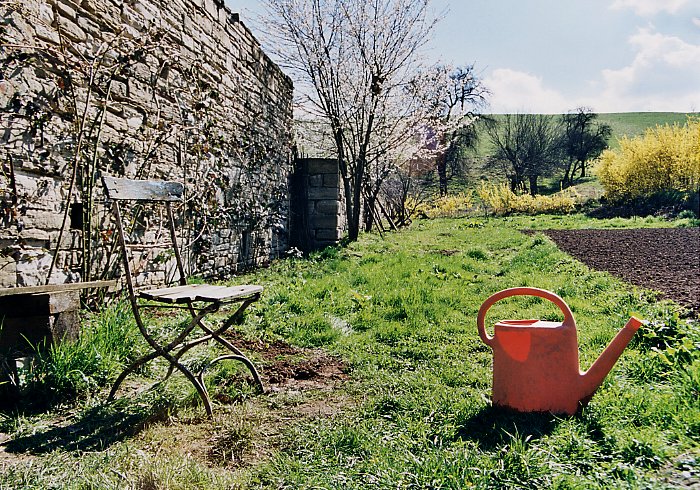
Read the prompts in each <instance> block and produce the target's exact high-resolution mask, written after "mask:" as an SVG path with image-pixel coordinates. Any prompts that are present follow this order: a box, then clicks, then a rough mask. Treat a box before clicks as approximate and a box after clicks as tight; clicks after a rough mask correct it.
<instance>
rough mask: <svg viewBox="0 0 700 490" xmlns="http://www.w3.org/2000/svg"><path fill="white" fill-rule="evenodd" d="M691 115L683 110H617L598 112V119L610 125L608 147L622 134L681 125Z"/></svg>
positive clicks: (639, 133) (630, 135)
mask: <svg viewBox="0 0 700 490" xmlns="http://www.w3.org/2000/svg"><path fill="white" fill-rule="evenodd" d="M691 115H692V114H686V113H683V112H619V113H607V114H600V115H599V117H598V121H600V122H601V123H605V124H609V125H610V126H611V127H612V130H613V137H612V138H611V140H610V147H611V148H617V147H618V144H617V140H618V139H619V138H622V137H623V136H628V137H630V138H631V137H633V136H640V135H642V134H644V131H645V130H646V129H647V128H653V127H655V126H663V125H664V124H674V123H678V124H681V125H682V124H684V123H685V122H686V121H687V120H688V116H691ZM695 115H697V114H695Z"/></svg>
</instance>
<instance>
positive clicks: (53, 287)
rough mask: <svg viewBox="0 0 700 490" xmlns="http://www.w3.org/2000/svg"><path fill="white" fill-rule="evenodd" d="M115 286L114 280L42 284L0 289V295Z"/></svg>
mask: <svg viewBox="0 0 700 490" xmlns="http://www.w3.org/2000/svg"><path fill="white" fill-rule="evenodd" d="M116 286H117V281H116V280H111V281H87V282H71V283H67V284H46V285H44V286H18V287H16V288H3V289H0V296H12V295H15V294H38V293H57V292H63V291H76V290H80V289H89V288H95V289H97V288H113V287H116Z"/></svg>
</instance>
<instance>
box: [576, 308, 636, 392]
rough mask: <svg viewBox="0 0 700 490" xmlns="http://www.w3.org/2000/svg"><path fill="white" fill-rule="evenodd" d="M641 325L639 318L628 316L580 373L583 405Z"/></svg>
mask: <svg viewBox="0 0 700 490" xmlns="http://www.w3.org/2000/svg"><path fill="white" fill-rule="evenodd" d="M641 325H642V321H641V320H640V319H638V318H635V317H632V318H630V319H629V321H628V322H627V324H625V326H624V327H623V328H622V330H620V331H619V332H618V334H617V335H616V336H615V338H614V339H613V340H612V342H610V345H608V346H607V347H606V348H605V350H604V351H603V352H602V353H601V354H600V357H598V359H596V361H595V362H594V363H593V364H592V365H591V367H590V369H588V371H586V372H585V373H582V374H581V380H582V383H581V387H582V397H581V402H582V403H583V404H584V405H585V404H586V402H588V400H590V398H591V397H592V396H593V393H595V391H596V390H597V389H598V387H599V386H600V385H601V384H602V383H603V380H604V379H605V376H607V374H608V373H609V372H610V370H611V369H612V368H613V366H614V365H615V363H616V362H617V360H618V359H619V358H620V356H621V355H622V352H623V351H624V350H625V348H626V347H627V344H629V343H630V340H632V337H634V334H635V332H636V331H637V330H639V327H640V326H641Z"/></svg>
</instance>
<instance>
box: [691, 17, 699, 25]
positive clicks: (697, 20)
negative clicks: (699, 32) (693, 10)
mask: <svg viewBox="0 0 700 490" xmlns="http://www.w3.org/2000/svg"><path fill="white" fill-rule="evenodd" d="M693 24H695V25H696V26H698V27H700V17H693Z"/></svg>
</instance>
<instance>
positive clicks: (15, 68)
mask: <svg viewBox="0 0 700 490" xmlns="http://www.w3.org/2000/svg"><path fill="white" fill-rule="evenodd" d="M0 16H1V18H0V21H1V22H0V40H1V42H2V48H1V51H0V138H1V139H2V145H1V148H0V169H1V170H2V171H1V172H0V286H2V287H6V286H11V285H33V284H39V283H43V282H45V281H46V276H47V273H48V270H49V269H50V268H51V267H52V266H51V263H52V260H53V257H54V251H55V250H58V251H59V252H58V255H57V257H56V261H55V264H54V267H53V272H52V274H51V280H50V282H52V283H60V282H66V281H75V280H88V279H95V278H98V277H106V276H109V275H114V274H116V273H117V271H116V270H113V263H114V259H115V256H114V253H113V245H114V242H113V239H114V238H113V235H112V234H111V232H109V229H110V226H111V224H110V222H109V214H108V213H107V212H106V210H105V206H104V198H103V197H102V193H101V189H100V186H99V175H100V173H109V174H112V175H120V176H121V175H124V176H127V177H135V178H164V179H172V180H178V181H180V182H183V183H184V184H185V188H186V202H185V204H184V205H183V207H182V209H180V211H182V214H183V216H184V218H183V220H182V221H181V222H179V225H180V226H181V227H182V229H183V230H184V231H183V237H182V239H183V243H185V244H187V245H189V246H187V247H186V252H187V253H186V256H187V260H188V265H189V267H190V269H191V272H192V273H197V274H201V275H205V276H221V277H224V276H229V275H230V274H231V273H234V272H236V271H238V270H240V269H242V268H244V267H247V266H251V265H256V264H260V263H263V262H266V261H268V260H270V259H271V258H274V257H276V256H278V255H279V254H280V253H282V252H283V251H284V250H286V249H287V247H288V217H289V199H288V196H289V192H288V188H287V186H288V178H289V174H290V171H291V157H290V154H291V151H290V150H291V146H292V142H291V138H292V136H291V129H292V128H291V124H292V108H291V102H292V89H293V87H292V83H291V81H290V79H289V78H288V77H287V76H285V75H284V74H283V73H282V72H281V71H280V70H279V69H278V68H277V66H275V65H274V64H273V63H272V62H271V61H270V59H269V58H268V57H267V56H266V55H265V53H263V52H262V50H261V48H260V45H259V44H258V42H257V41H256V40H255V38H254V37H253V36H252V34H251V33H250V31H249V30H248V29H247V28H246V26H245V25H244V24H243V23H242V22H241V21H240V19H239V17H238V15H237V14H235V13H232V12H231V11H230V10H229V9H228V8H226V7H225V6H224V5H223V3H221V2H217V1H216V0H131V1H123V0H0ZM134 216H135V218H134V220H135V221H138V220H139V219H141V218H142V217H143V216H141V215H139V216H140V217H139V216H136V215H134ZM144 219H145V218H144ZM147 221H148V220H147ZM148 223H150V224H152V222H151V221H148ZM132 224H134V223H132ZM62 229H63V232H61V230H62ZM86 258H87V260H86ZM155 258H156V256H155V255H154V256H153V257H150V259H155ZM147 259H149V258H148V257H147ZM142 262H144V263H145V264H147V265H146V267H145V268H144V270H143V271H142V274H143V275H144V278H145V280H151V279H152V280H160V279H162V278H163V277H164V276H165V272H164V270H165V269H166V268H167V267H168V265H170V266H171V265H172V264H168V261H167V260H166V261H159V260H143V261H142ZM110 264H112V265H110ZM149 278H150V279H149Z"/></svg>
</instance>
